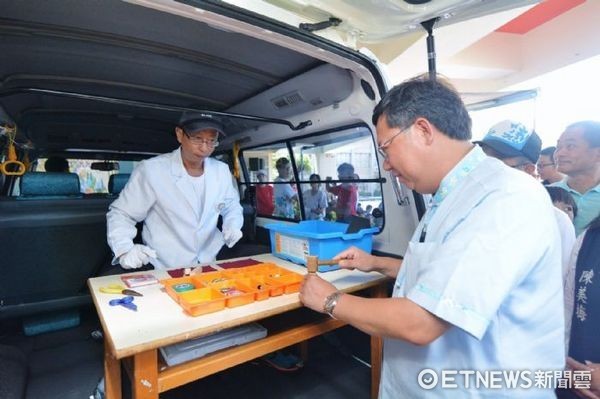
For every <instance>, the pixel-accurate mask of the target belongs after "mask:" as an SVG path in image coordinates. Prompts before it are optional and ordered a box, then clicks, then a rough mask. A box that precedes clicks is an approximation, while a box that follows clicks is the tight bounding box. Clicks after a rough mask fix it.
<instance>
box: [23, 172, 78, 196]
mask: <svg viewBox="0 0 600 399" xmlns="http://www.w3.org/2000/svg"><path fill="white" fill-rule="evenodd" d="M20 192H21V194H20V197H25V198H32V197H35V198H38V199H39V198H40V197H49V198H56V197H74V196H81V190H80V186H79V176H77V174H75V173H62V172H29V173H25V174H24V175H23V176H22V177H21V180H20Z"/></svg>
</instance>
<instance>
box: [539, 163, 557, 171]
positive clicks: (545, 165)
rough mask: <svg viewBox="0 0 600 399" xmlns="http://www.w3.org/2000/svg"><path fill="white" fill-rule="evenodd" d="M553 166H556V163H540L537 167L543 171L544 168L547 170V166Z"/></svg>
mask: <svg viewBox="0 0 600 399" xmlns="http://www.w3.org/2000/svg"><path fill="white" fill-rule="evenodd" d="M553 165H554V162H552V163H538V164H537V165H536V166H537V168H538V169H542V168H545V167H547V166H553Z"/></svg>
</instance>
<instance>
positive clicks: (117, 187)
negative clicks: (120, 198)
mask: <svg viewBox="0 0 600 399" xmlns="http://www.w3.org/2000/svg"><path fill="white" fill-rule="evenodd" d="M130 176H131V175H130V174H129V173H117V174H114V175H110V177H109V178H108V192H109V193H111V194H113V195H119V193H120V192H121V190H123V187H125V184H127V181H128V180H129V177H130Z"/></svg>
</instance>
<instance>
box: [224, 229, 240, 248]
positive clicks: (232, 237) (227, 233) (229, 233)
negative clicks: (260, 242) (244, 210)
mask: <svg viewBox="0 0 600 399" xmlns="http://www.w3.org/2000/svg"><path fill="white" fill-rule="evenodd" d="M240 238H242V232H241V231H240V230H227V229H224V230H223V240H224V241H225V245H227V247H229V248H231V247H233V246H234V245H235V243H236V242H238V241H239V240H240Z"/></svg>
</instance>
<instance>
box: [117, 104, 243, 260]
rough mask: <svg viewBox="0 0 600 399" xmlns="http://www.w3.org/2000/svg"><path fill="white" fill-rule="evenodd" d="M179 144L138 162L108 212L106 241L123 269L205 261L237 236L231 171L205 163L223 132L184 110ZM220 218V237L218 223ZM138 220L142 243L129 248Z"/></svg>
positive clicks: (238, 218)
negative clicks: (173, 148)
mask: <svg viewBox="0 0 600 399" xmlns="http://www.w3.org/2000/svg"><path fill="white" fill-rule="evenodd" d="M175 135H176V137H177V141H178V142H179V144H180V147H179V148H177V149H176V150H175V151H173V152H171V153H168V154H163V155H159V156H157V157H154V158H151V159H147V160H145V161H142V162H141V163H140V164H139V165H138V166H137V167H136V168H135V169H134V171H133V173H132V174H131V178H130V179H129V181H128V183H127V185H126V186H125V187H124V188H123V191H121V193H120V195H119V198H117V199H116V200H115V201H114V202H113V203H112V204H111V205H110V208H109V212H108V214H107V228H108V244H109V245H110V247H111V249H112V251H113V253H114V255H115V257H114V259H113V264H117V263H120V265H121V266H122V267H123V268H125V269H135V268H140V267H142V266H143V265H146V264H148V263H151V264H152V265H153V266H155V267H157V268H162V269H169V268H177V267H182V266H188V265H193V264H198V263H206V262H211V261H213V260H214V259H215V257H216V255H217V253H218V252H219V250H220V249H221V247H222V246H223V244H226V245H227V246H228V247H232V246H233V245H234V244H235V243H236V242H237V241H238V240H239V239H240V238H241V237H242V232H241V227H242V224H243V215H242V207H241V205H240V199H239V194H238V192H237V190H236V188H235V187H234V185H233V184H232V176H231V173H230V172H229V167H228V166H227V165H226V164H225V163H223V162H220V161H218V160H216V159H214V158H210V155H211V154H212V153H213V151H214V149H215V148H216V147H217V146H218V145H219V135H222V136H224V135H225V133H224V130H223V127H222V125H221V123H219V122H218V121H217V120H215V119H213V118H211V117H210V116H207V115H204V114H197V113H186V114H184V115H183V117H182V118H181V120H180V122H179V126H177V127H176V128H175ZM219 215H221V216H223V228H222V232H221V231H219V230H218V229H217V219H218V217H219ZM138 222H143V223H144V225H143V230H142V240H143V243H144V244H143V245H141V244H134V243H133V239H134V237H135V236H136V234H137V229H136V223H138Z"/></svg>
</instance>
